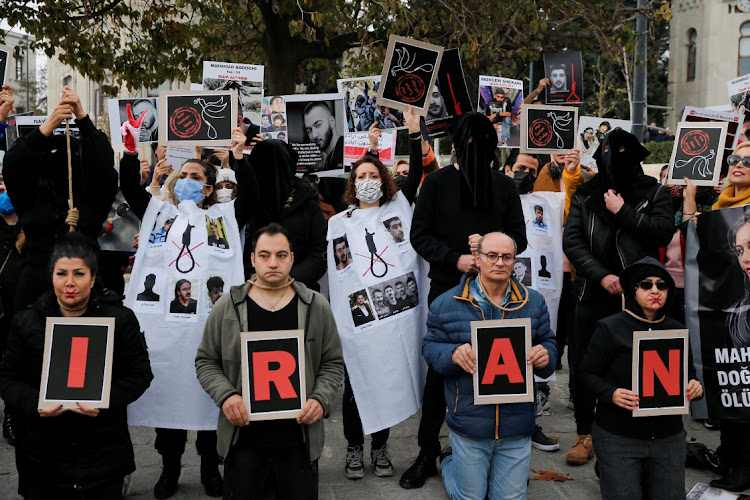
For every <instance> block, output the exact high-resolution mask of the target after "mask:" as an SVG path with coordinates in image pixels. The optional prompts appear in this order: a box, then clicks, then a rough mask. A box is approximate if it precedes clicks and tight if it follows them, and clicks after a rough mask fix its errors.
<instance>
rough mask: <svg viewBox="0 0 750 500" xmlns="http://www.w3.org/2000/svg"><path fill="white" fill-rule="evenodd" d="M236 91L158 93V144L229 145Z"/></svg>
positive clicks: (235, 105) (235, 123)
mask: <svg viewBox="0 0 750 500" xmlns="http://www.w3.org/2000/svg"><path fill="white" fill-rule="evenodd" d="M237 116H238V113H237V91H236V90H229V91H225V90H223V91H208V90H200V91H184V90H170V91H162V92H160V93H159V143H160V144H165V145H167V146H183V145H186V144H190V145H191V146H209V147H211V146H230V145H231V143H232V137H231V136H232V129H233V128H234V127H236V126H237V125H238V123H237Z"/></svg>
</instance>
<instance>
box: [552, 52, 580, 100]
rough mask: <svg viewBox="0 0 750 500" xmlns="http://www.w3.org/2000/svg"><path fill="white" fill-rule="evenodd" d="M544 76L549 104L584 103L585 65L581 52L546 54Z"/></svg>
mask: <svg viewBox="0 0 750 500" xmlns="http://www.w3.org/2000/svg"><path fill="white" fill-rule="evenodd" d="M544 76H545V77H547V79H548V80H549V81H550V84H549V85H548V86H547V87H545V102H546V103H547V104H558V103H566V104H573V103H581V102H583V64H582V62H581V53H580V52H561V53H558V54H544Z"/></svg>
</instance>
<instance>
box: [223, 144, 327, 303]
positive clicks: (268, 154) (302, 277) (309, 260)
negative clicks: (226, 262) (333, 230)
mask: <svg viewBox="0 0 750 500" xmlns="http://www.w3.org/2000/svg"><path fill="white" fill-rule="evenodd" d="M250 165H251V166H250V167H249V169H248V171H246V172H240V171H239V170H238V171H237V181H238V182H247V183H248V184H250V185H253V186H256V188H255V189H257V197H256V198H254V199H255V200H256V202H255V204H254V206H253V207H252V209H251V210H252V216H251V217H249V222H248V231H247V234H255V231H256V230H257V229H259V228H261V227H264V226H267V225H268V224H270V223H271V222H276V223H278V224H280V225H282V226H283V227H284V228H285V229H286V230H287V231H289V236H290V238H289V239H290V242H291V244H292V251H293V252H294V265H293V266H292V270H291V273H290V275H291V276H292V277H293V278H294V279H296V280H299V281H301V282H302V283H304V284H305V285H306V286H307V287H308V288H310V289H312V290H316V291H317V290H320V286H319V285H318V280H319V279H320V278H322V277H323V275H324V274H325V272H326V261H325V259H324V257H323V256H324V255H325V251H326V245H327V242H326V232H327V227H326V220H325V217H323V212H322V211H321V210H320V206H319V205H318V192H317V190H316V189H315V188H314V187H312V186H311V185H310V183H308V182H306V181H303V180H302V179H299V178H297V177H296V176H295V171H296V165H297V153H296V152H295V151H294V150H293V149H292V148H291V146H289V145H288V144H286V143H285V142H282V141H277V140H273V139H270V140H265V141H261V142H259V143H258V144H257V145H256V146H255V147H254V148H253V152H252V153H251V154H250ZM241 179H242V180H241ZM251 254H252V245H245V255H244V257H245V258H244V263H245V275H246V277H247V278H249V277H250V276H251V275H252V274H253V272H254V269H253V266H252V263H251V262H250V255H251Z"/></svg>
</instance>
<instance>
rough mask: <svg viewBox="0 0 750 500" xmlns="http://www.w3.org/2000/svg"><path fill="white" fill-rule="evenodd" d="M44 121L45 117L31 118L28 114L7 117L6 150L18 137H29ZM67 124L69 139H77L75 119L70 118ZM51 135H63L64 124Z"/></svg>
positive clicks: (77, 131)
mask: <svg viewBox="0 0 750 500" xmlns="http://www.w3.org/2000/svg"><path fill="white" fill-rule="evenodd" d="M46 121H47V117H46V116H32V115H31V114H30V113H24V114H20V115H15V116H10V117H8V128H7V129H5V138H6V139H5V141H6V145H7V147H8V149H10V148H11V147H13V144H15V142H16V141H17V140H18V138H19V137H25V136H27V135H29V134H30V133H31V132H33V131H34V130H36V129H37V128H39V125H41V124H42V123H44V122H46ZM68 122H69V127H70V137H71V138H72V139H78V136H79V135H80V133H79V130H78V125H76V121H75V119H73V118H71V119H70V120H68ZM52 135H56V136H57V135H65V122H63V123H62V124H60V126H59V127H57V128H55V129H54V130H53V131H52Z"/></svg>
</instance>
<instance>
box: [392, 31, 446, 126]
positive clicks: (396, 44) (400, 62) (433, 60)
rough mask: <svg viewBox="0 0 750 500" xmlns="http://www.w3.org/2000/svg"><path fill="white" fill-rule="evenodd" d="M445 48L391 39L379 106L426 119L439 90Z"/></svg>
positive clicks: (397, 38)
mask: <svg viewBox="0 0 750 500" xmlns="http://www.w3.org/2000/svg"><path fill="white" fill-rule="evenodd" d="M442 57H443V48H442V47H439V46H437V45H432V44H431V43H426V42H420V41H419V40H413V39H411V38H404V37H401V36H396V35H391V37H390V38H389V39H388V50H387V51H386V53H385V63H384V64H383V73H382V75H381V79H380V81H381V83H382V85H381V86H380V90H378V103H379V104H380V105H381V106H382V105H385V106H390V107H392V108H396V109H400V110H404V111H405V110H406V107H407V106H408V105H411V106H412V108H413V109H414V112H415V113H417V114H418V115H421V116H425V115H427V111H428V109H429V99H428V96H429V95H430V93H431V92H432V89H433V88H434V86H435V80H437V74H438V69H439V68H440V61H441V59H442Z"/></svg>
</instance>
